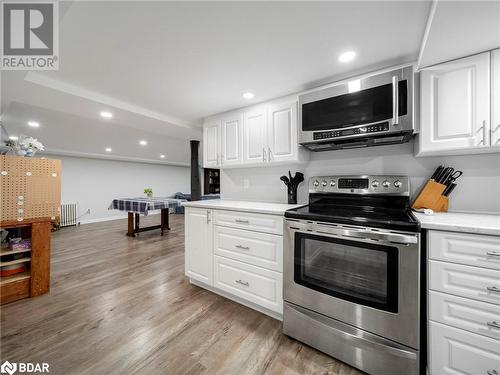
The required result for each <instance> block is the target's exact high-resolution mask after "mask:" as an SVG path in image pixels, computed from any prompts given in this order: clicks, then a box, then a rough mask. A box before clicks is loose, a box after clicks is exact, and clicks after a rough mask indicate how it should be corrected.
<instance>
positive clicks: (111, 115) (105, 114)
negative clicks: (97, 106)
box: [101, 111, 113, 118]
mask: <svg viewBox="0 0 500 375" xmlns="http://www.w3.org/2000/svg"><path fill="white" fill-rule="evenodd" d="M101 117H104V118H112V117H113V114H112V113H111V112H107V111H101Z"/></svg>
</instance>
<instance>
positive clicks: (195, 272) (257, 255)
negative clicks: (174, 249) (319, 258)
mask: <svg viewBox="0 0 500 375" xmlns="http://www.w3.org/2000/svg"><path fill="white" fill-rule="evenodd" d="M185 220H186V254H185V257H186V276H188V277H189V278H190V279H191V280H192V281H196V282H197V284H198V285H200V286H204V285H206V286H207V287H209V288H208V289H210V290H212V291H214V292H215V293H217V292H219V293H220V294H223V295H224V296H226V297H229V298H234V299H235V300H236V301H238V302H241V303H245V304H247V305H248V306H250V307H253V308H255V309H257V310H259V311H262V312H264V313H266V314H268V315H271V316H273V317H278V318H279V317H281V316H282V314H283V291H282V289H283V217H282V216H281V215H270V214H258V213H248V212H243V211H229V210H219V209H199V208H192V207H186V213H185ZM200 282H201V283H202V284H200Z"/></svg>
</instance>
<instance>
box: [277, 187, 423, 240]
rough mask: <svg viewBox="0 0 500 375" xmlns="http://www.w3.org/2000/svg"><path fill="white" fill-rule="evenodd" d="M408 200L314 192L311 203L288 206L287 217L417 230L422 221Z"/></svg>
mask: <svg viewBox="0 0 500 375" xmlns="http://www.w3.org/2000/svg"><path fill="white" fill-rule="evenodd" d="M406 201H407V198H406V199H403V198H400V199H397V198H396V199H395V198H394V197H391V198H388V199H387V200H384V199H381V198H380V197H377V198H376V199H375V200H373V199H370V197H363V198H362V199H356V198H355V197H352V196H348V197H344V199H341V197H340V196H336V197H335V198H334V199H333V198H332V197H322V196H314V195H312V196H310V202H309V203H310V204H309V205H308V206H304V207H299V208H294V209H291V210H288V211H286V212H285V217H288V218H295V219H303V220H311V221H323V222H328V223H339V224H347V225H349V224H350V225H359V226H365V227H375V228H384V229H391V230H403V231H410V232H418V231H420V224H419V222H418V220H417V219H416V218H415V217H414V216H413V215H412V213H411V210H410V208H409V207H408V204H407V203H406Z"/></svg>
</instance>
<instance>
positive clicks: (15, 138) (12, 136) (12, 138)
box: [9, 135, 19, 141]
mask: <svg viewBox="0 0 500 375" xmlns="http://www.w3.org/2000/svg"><path fill="white" fill-rule="evenodd" d="M9 139H10V140H11V141H17V140H18V139H19V137H17V136H15V135H11V136H10V137H9Z"/></svg>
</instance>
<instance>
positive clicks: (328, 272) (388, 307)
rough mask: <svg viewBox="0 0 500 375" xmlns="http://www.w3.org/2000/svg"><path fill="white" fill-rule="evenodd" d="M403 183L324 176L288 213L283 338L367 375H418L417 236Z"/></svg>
mask: <svg viewBox="0 0 500 375" xmlns="http://www.w3.org/2000/svg"><path fill="white" fill-rule="evenodd" d="M409 192H410V189H409V180H408V178H407V177H404V176H321V177H313V178H311V179H310V181H309V205H308V206H305V207H301V208H297V209H293V210H289V211H287V212H286V213H285V218H286V220H285V238H284V249H285V254H284V299H285V306H284V316H283V331H284V333H285V334H287V335H289V336H291V337H294V338H296V339H298V340H300V341H302V342H305V343H306V344H309V345H311V346H313V347H315V348H317V349H319V350H321V351H323V352H325V353H327V354H329V355H331V356H332V357H334V358H337V359H339V360H341V361H343V362H346V363H348V364H350V365H352V366H354V367H357V368H359V369H361V370H363V371H365V372H367V373H369V374H373V375H402V374H405V375H418V374H419V373H420V372H419V371H420V351H419V349H420V328H419V326H420V324H419V323H420V304H419V300H420V257H421V254H420V234H419V231H420V227H419V224H418V221H417V220H416V219H415V218H414V217H413V215H412V214H411V212H410V209H409Z"/></svg>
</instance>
